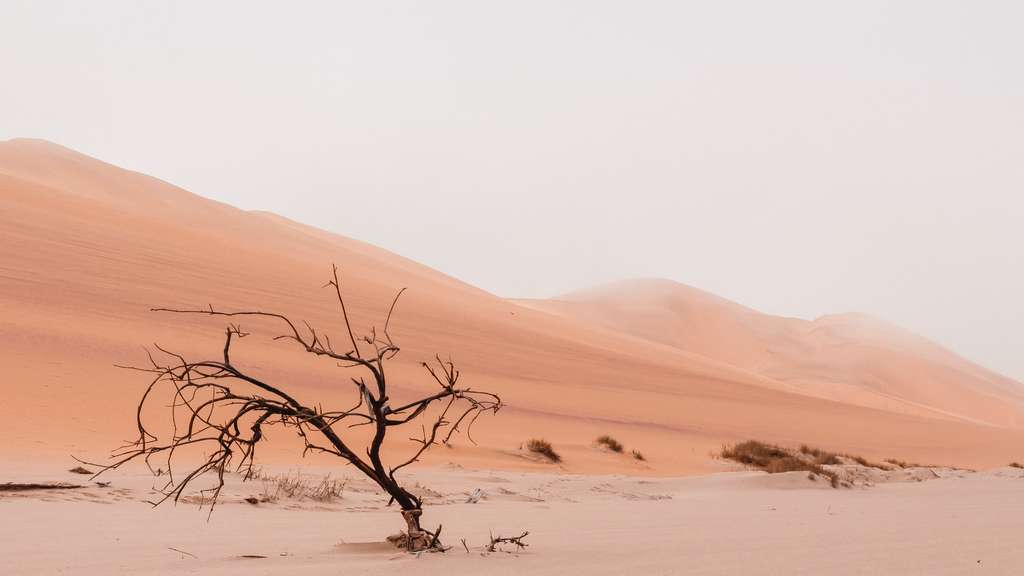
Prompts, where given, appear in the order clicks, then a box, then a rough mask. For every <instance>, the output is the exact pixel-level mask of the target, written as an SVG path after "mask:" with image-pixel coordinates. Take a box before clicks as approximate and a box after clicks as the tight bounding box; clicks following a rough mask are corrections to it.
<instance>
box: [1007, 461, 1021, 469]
mask: <svg viewBox="0 0 1024 576" xmlns="http://www.w3.org/2000/svg"><path fill="white" fill-rule="evenodd" d="M1008 466H1009V467H1010V468H1024V464H1021V463H1020V462H1010V463H1009V464H1008Z"/></svg>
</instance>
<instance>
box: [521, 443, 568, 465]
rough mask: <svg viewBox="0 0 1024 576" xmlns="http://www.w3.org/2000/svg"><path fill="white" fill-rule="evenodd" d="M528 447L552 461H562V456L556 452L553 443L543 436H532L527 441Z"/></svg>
mask: <svg viewBox="0 0 1024 576" xmlns="http://www.w3.org/2000/svg"><path fill="white" fill-rule="evenodd" d="M526 449H527V450H529V451H530V452H533V453H534V454H540V455H541V456H543V457H545V458H547V459H548V460H550V461H552V462H561V461H562V457H561V456H559V455H558V452H555V449H554V448H553V447H552V446H551V443H550V442H548V441H547V440H544V439H543V438H531V439H530V441H529V442H527V443H526Z"/></svg>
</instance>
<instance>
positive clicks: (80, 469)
mask: <svg viewBox="0 0 1024 576" xmlns="http://www.w3.org/2000/svg"><path fill="white" fill-rule="evenodd" d="M68 472H71V473H72V474H89V475H92V474H95V472H93V471H92V470H89V469H88V468H83V467H81V466H75V467H74V468H72V469H70V470H68Z"/></svg>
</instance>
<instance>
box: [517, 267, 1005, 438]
mask: <svg viewBox="0 0 1024 576" xmlns="http://www.w3.org/2000/svg"><path fill="white" fill-rule="evenodd" d="M523 303H524V304H526V305H528V306H532V307H534V308H536V309H541V310H546V311H549V312H552V313H556V314H559V315H562V316H565V317H569V318H573V319H576V320H580V321H584V322H590V323H592V324H595V325H598V326H602V327H604V328H607V329H610V330H616V331H621V332H625V333H628V334H631V335H633V336H636V337H638V338H642V339H645V340H650V341H652V342H657V343H659V344H663V345H666V346H670V347H673V348H676V349H678V350H684V351H687V352H692V353H695V354H699V355H701V356H704V357H707V358H712V359H715V360H720V361H722V362H725V363H728V364H730V365H733V366H736V367H739V368H742V369H744V370H749V371H750V372H753V373H755V374H758V375H760V376H764V377H765V378H770V379H772V380H776V381H779V382H784V383H789V384H793V385H794V386H796V387H797V388H798V389H799V390H800V391H801V392H804V393H807V394H812V395H815V396H820V397H822V398H829V399H832V400H837V401H840V402H850V403H855V404H860V405H864V406H874V407H878V408H882V409H886V410H893V411H899V412H905V411H912V412H914V413H921V412H920V411H921V409H929V410H933V411H935V412H936V413H943V414H947V415H950V416H953V417H957V418H962V419H966V420H971V421H975V422H980V423H986V424H991V425H994V426H1010V427H1020V426H1021V425H1022V424H1024V420H1021V415H1022V414H1024V412H1022V408H1024V387H1022V386H1021V385H1020V384H1019V383H1018V382H1014V381H1012V380H1010V379H1008V378H1005V377H1003V376H1000V375H998V374H996V373H994V372H991V371H989V370H986V369H985V368H983V367H981V366H978V365H976V364H973V363H971V362H969V361H967V360H965V359H963V358H961V357H959V356H957V355H956V354H954V353H953V352H951V351H949V350H946V349H944V348H942V347H941V346H939V345H937V344H935V343H933V342H930V341H928V340H927V339H925V338H922V337H920V336H917V335H915V334H912V333H910V332H908V331H906V330H903V329H901V328H899V327H897V326H893V325H891V324H889V323H886V322H884V321H882V320H880V319H877V318H872V317H869V316H865V315H862V314H835V315H829V316H823V317H821V318H818V319H816V320H813V321H806V320H800V319H796V318H784V317H779V316H771V315H768V314H762V313H760V312H757V311H756V310H752V309H750V308H746V307H744V306H741V305H740V304H737V303H735V302H731V301H729V300H725V299H723V298H720V297H718V296H715V295H713V294H709V293H707V292H703V291H701V290H698V289H695V288H693V287H690V286H686V285H684V284H679V283H677V282H672V281H668V280H631V281H625V282H618V283H614V284H609V285H605V286H600V287H596V288H591V289H586V290H580V291H578V292H574V293H572V294H568V295H565V296H562V297H559V298H554V299H550V300H539V301H524V302H523Z"/></svg>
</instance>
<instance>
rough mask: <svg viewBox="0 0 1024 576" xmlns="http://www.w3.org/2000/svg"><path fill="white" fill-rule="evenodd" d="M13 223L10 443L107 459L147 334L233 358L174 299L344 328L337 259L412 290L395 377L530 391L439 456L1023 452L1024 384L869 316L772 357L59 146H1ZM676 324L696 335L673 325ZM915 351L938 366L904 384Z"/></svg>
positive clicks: (215, 326) (670, 467)
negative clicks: (473, 442) (470, 272)
mask: <svg viewBox="0 0 1024 576" xmlns="http://www.w3.org/2000/svg"><path fill="white" fill-rule="evenodd" d="M0 237H2V238H3V242H0V363H2V365H3V366H4V367H5V371H4V378H3V380H0V391H2V393H3V395H4V402H3V403H0V421H2V422H3V423H4V430H3V437H2V440H0V452H2V453H6V454H26V453H31V454H34V455H37V456H39V455H49V456H52V457H58V458H66V456H67V454H68V453H69V452H74V453H76V454H80V455H85V456H89V457H97V456H101V455H102V454H103V453H105V451H106V450H107V449H108V448H110V447H112V446H114V445H116V444H117V443H118V442H119V441H120V440H122V439H124V438H126V437H127V436H128V435H129V434H130V432H131V430H132V408H133V406H134V403H135V400H136V398H137V395H138V394H139V391H140V386H141V385H142V383H143V382H142V381H141V380H140V378H139V377H138V375H137V374H133V373H130V372H125V371H123V370H118V369H116V368H114V367H113V364H114V363H122V364H131V363H140V362H142V361H143V360H144V353H143V351H142V349H141V346H142V345H146V344H149V343H152V342H154V341H157V342H160V343H161V344H162V345H164V346H166V347H170V348H172V349H175V350H178V351H181V352H186V353H190V354H202V355H207V356H215V355H216V354H217V353H218V350H219V344H220V342H219V336H220V333H221V330H222V328H223V325H222V324H221V323H220V322H217V321H212V320H202V319H194V318H181V317H168V316H167V315H160V314H154V313H151V312H148V309H149V308H150V307H151V306H157V305H159V306H205V305H207V304H208V303H213V304H215V305H217V306H219V307H225V308H261V309H273V310H276V311H280V312H283V313H286V314H289V315H293V316H294V317H296V318H301V319H305V320H308V321H309V322H310V323H312V324H314V325H317V326H319V327H321V328H324V329H327V330H328V331H332V330H334V331H336V330H337V329H338V328H339V326H338V318H337V311H336V310H335V308H334V307H333V301H332V300H331V298H330V294H328V293H326V292H325V291H323V290H321V289H319V287H320V286H321V285H322V284H323V283H324V281H325V279H326V275H327V274H328V272H329V269H330V263H331V262H335V263H337V264H338V265H339V266H340V267H341V268H342V270H343V274H344V284H345V289H346V293H348V294H349V297H350V303H351V305H352V310H351V312H352V313H353V315H354V317H355V319H356V323H357V325H358V326H359V327H361V328H365V327H367V326H369V325H370V324H371V323H372V322H375V321H376V322H379V321H380V320H382V318H383V314H384V312H385V311H386V309H387V306H388V304H390V300H391V296H392V295H393V294H394V292H395V291H396V290H398V289H399V288H401V287H408V288H409V290H408V291H407V293H406V295H405V296H403V299H402V301H401V303H400V306H399V309H398V310H397V312H396V316H395V318H394V320H393V324H392V333H393V335H394V336H395V337H396V339H397V340H398V341H399V343H400V344H401V345H402V347H403V351H402V354H401V356H400V357H399V360H398V362H397V363H396V365H395V367H394V369H393V371H392V372H391V375H392V378H393V386H394V387H395V390H396V394H397V395H402V394H407V393H409V392H411V391H414V390H426V389H428V387H429V382H428V381H427V380H426V379H424V378H423V377H422V374H421V371H420V369H419V368H418V367H417V363H418V362H420V361H422V360H426V359H429V358H430V357H431V356H432V355H433V354H434V353H435V352H440V353H442V354H447V353H449V352H450V353H452V355H453V358H454V359H455V360H456V361H457V362H458V363H459V364H460V366H461V368H462V370H463V378H464V381H466V382H472V383H473V385H474V386H476V387H480V388H489V389H493V390H495V391H498V392H500V393H501V394H502V395H503V396H504V398H505V400H506V402H507V403H508V404H509V407H508V409H507V410H506V411H503V412H502V413H501V414H500V416H499V417H497V418H495V419H489V420H488V421H482V422H481V425H480V426H479V427H478V429H477V431H476V437H477V440H478V441H479V442H480V446H477V447H472V446H468V445H461V446H458V447H456V448H454V449H452V450H446V451H444V453H443V454H442V455H441V456H435V458H442V459H444V460H449V459H451V460H455V461H460V462H468V463H474V464H479V465H486V466H499V467H506V468H510V467H512V468H545V467H550V466H548V465H543V464H538V463H536V462H534V461H532V460H529V459H525V458H523V455H522V451H521V450H520V445H521V443H522V442H523V441H524V440H525V439H527V438H529V437H531V436H544V437H547V438H548V439H549V440H551V441H552V442H554V443H555V444H556V446H557V447H558V448H559V449H560V450H561V451H562V452H563V455H564V456H565V464H564V468H565V469H567V470H571V471H588V472H630V473H648V474H669V473H678V472H696V471H707V470H715V469H717V467H718V466H720V463H717V462H715V461H714V460H712V459H711V458H709V453H710V452H711V451H713V450H715V449H717V447H718V446H720V444H721V443H722V442H726V441H732V440H736V439H742V438H747V437H758V438H764V439H768V440H775V441H779V442H787V443H799V442H809V443H813V444H816V445H820V446H823V447H827V448H832V449H835V450H842V451H850V452H861V453H864V454H865V455H867V456H871V457H875V458H885V457H890V456H891V457H897V458H901V459H907V460H918V461H924V462H929V463H936V464H956V465H962V466H979V467H980V466H991V465H998V464H1004V463H1006V462H1008V461H1009V460H1011V459H1014V458H1016V457H1017V454H1018V447H1019V446H1020V445H1022V444H1021V440H1024V434H1022V433H1021V431H1020V430H1019V428H1018V427H1017V425H1018V423H1019V420H1018V418H1019V417H1020V414H1021V410H1020V402H1019V392H1018V391H1017V384H1016V383H1013V382H1010V381H1007V380H1005V379H1000V378H999V377H997V376H995V375H991V374H989V373H988V372H986V371H984V370H982V369H980V368H977V367H974V366H971V365H968V364H965V363H964V361H962V360H959V359H957V358H956V357H955V356H954V355H952V354H951V353H949V352H946V351H942V350H931V351H930V352H928V353H923V352H921V353H919V352H918V351H917V348H916V345H915V346H910V348H913V349H914V351H913V353H908V352H907V351H906V350H905V349H903V346H904V344H903V343H901V342H893V341H890V340H887V339H877V338H876V335H875V333H874V332H871V334H870V335H868V336H866V337H865V336H863V335H858V334H859V332H858V330H859V329H858V328H857V325H856V323H849V322H839V323H838V324H837V325H832V324H830V323H829V321H817V322H815V323H813V324H812V327H814V329H813V330H810V331H811V332H814V333H816V334H817V335H816V336H814V337H811V338H803V337H801V338H797V342H796V343H794V344H793V345H792V346H789V347H786V346H782V347H781V348H779V349H784V350H785V351H786V354H782V355H779V357H778V358H776V359H775V360H774V361H769V360H771V359H772V358H771V355H765V354H763V353H762V352H760V350H761V348H763V342H764V341H765V339H768V340H769V341H771V342H773V344H772V345H771V346H773V347H774V346H776V344H774V343H775V342H779V341H781V342H786V341H787V339H790V338H795V337H794V336H791V332H789V331H788V330H789V328H786V329H782V328H778V327H776V325H775V323H774V320H772V321H771V322H768V321H764V320H763V319H758V318H757V317H756V315H755V316H752V317H753V318H754V320H749V319H746V318H739V319H735V320H730V321H729V322H730V323H732V324H735V325H732V324H728V323H727V325H726V326H724V327H723V326H721V325H719V323H718V321H717V320H715V318H714V317H713V316H715V315H712V314H707V316H708V318H705V319H704V320H701V319H700V315H699V314H698V315H697V316H696V317H688V316H686V315H682V316H672V315H666V314H661V313H654V314H649V315H647V316H637V317H635V318H636V319H635V322H634V320H631V319H630V318H634V316H632V315H631V314H626V315H619V314H618V312H617V311H616V310H611V309H610V308H609V310H608V311H605V312H607V315H605V312H602V311H600V310H598V312H600V313H597V312H593V310H594V309H599V308H601V307H602V306H603V305H601V304H600V303H599V302H598V303H593V302H591V301H584V302H583V305H586V306H588V307H589V308H590V309H591V312H593V313H591V312H588V313H586V314H577V313H575V312H572V311H569V310H563V309H561V304H559V305H558V306H556V307H555V308H557V309H554V308H551V307H548V306H546V305H541V306H537V305H536V303H530V304H529V305H524V304H523V303H521V302H516V301H510V300H506V299H502V298H498V297H496V296H494V295H491V294H488V293H486V292H484V291H481V290H479V289H476V288H474V287H472V286H469V285H467V284H465V283H462V282H459V281H458V280H455V279H453V278H451V277H448V276H445V275H444V274H441V273H439V272H437V271H434V270H432V269H429V268H427V267H424V266H422V265H419V264H416V263H415V262H412V261H409V260H407V259H404V258H402V257H400V256H397V255H395V254H392V253H389V252H387V251H384V250H381V249H378V248H375V247H373V246H370V245H367V244H365V243H362V242H358V241H355V240H351V239H348V238H344V237H341V236H337V235H334V234H329V233H326V232H323V231H320V230H316V229H313V228H310V227H307V226H303V225H301V224H298V223H295V222H291V221H288V220H286V219H283V218H280V217H277V216H274V215H270V214H265V213H253V212H245V211H242V210H238V209H236V208H233V207H231V206H227V205H224V204H221V203H217V202H214V201H210V200H207V199H204V198H201V197H198V196H195V195H193V194H190V193H188V192H186V191H184V190H181V189H179V188H176V187H174V186H172V185H170V184H167V183H166V182H162V181H159V180H156V179H153V178H150V177H147V176H144V175H140V174H137V173H133V172H129V171H125V170H122V169H120V168H117V167H114V166H111V165H108V164H104V163H102V162H100V161H98V160H95V159H92V158H88V157H85V156H83V155H80V154H77V153H75V152H73V151H70V150H67V149H65V148H61V147H59V146H56V145H53V144H50V143H46V142H40V141H32V140H14V141H8V142H3V143H0ZM641 296H643V297H644V298H646V296H644V295H641ZM654 302H655V303H657V301H654ZM723 306H724V304H723ZM538 307H539V308H541V309H537V308H538ZM553 312H554V313H553ZM719 316H721V315H719ZM738 316H743V315H742V314H740V315H738ZM602 318H603V320H602ZM744 322H746V323H744ZM662 323H667V325H668V327H669V328H672V330H671V331H668V332H667V331H666V330H665V329H663V327H662ZM678 323H685V325H686V326H687V328H686V329H685V330H683V329H681V328H679V324H678ZM787 323H793V326H794V328H792V331H793V332H794V333H798V334H803V332H805V331H807V330H805V327H804V326H803V325H801V324H799V323H798V322H797V321H780V324H779V326H782V325H783V324H787ZM851 326H852V328H851ZM252 328H255V329H258V330H255V332H256V334H255V335H254V337H252V338H250V339H249V340H247V341H246V342H245V347H244V349H242V350H239V352H238V356H237V357H238V358H239V359H240V360H242V361H244V362H245V363H246V365H248V366H251V367H253V370H254V371H256V372H257V373H259V374H261V375H264V376H265V377H267V378H272V379H274V380H275V381H277V382H285V383H287V385H288V386H290V387H292V388H293V389H294V390H296V391H297V392H296V393H297V394H298V395H299V396H300V397H301V398H303V399H310V400H308V401H315V402H319V403H322V404H325V405H328V406H329V405H332V404H338V403H347V402H348V400H349V398H350V396H349V393H350V391H349V390H348V389H347V388H345V387H344V383H346V382H347V375H346V374H343V373H339V372H340V371H339V370H338V369H337V368H335V367H334V366H333V365H329V364H325V363H317V362H314V361H311V359H309V358H306V357H305V355H304V354H301V353H298V352H296V351H295V350H294V349H293V348H290V347H289V346H287V345H285V344H281V343H274V342H272V341H270V339H269V336H271V335H273V334H271V333H266V332H264V331H263V328H265V327H262V326H253V327H252ZM652 328H653V329H652ZM765 331H767V332H768V334H767V335H765V333H764V332H765ZM776 331H778V333H776ZM669 333H670V334H673V335H679V334H683V335H684V337H683V338H682V339H676V338H675V336H673V337H672V338H667V339H658V338H656V335H658V334H662V335H664V334H669ZM652 338H653V339H654V340H652ZM837 338H839V339H841V338H848V339H851V340H852V341H856V342H857V344H856V345H855V346H835V348H837V349H838V350H840V352H842V350H847V349H849V350H853V351H852V352H848V354H849V355H848V356H843V354H844V353H846V352H843V353H840V352H829V353H828V354H827V355H826V356H823V358H825V360H822V361H821V362H814V363H812V364H810V365H808V364H807V363H806V362H793V361H791V360H792V357H793V356H794V355H795V356H796V360H803V355H802V352H801V351H802V350H803V347H805V346H817V347H819V348H822V349H827V348H828V347H829V343H830V342H832V341H833V340H834V339H837ZM701 343H704V344H703V345H701ZM772 350H773V351H774V350H776V348H772ZM837 359H838V360H837ZM826 360H827V361H826ZM907 367H910V369H912V370H914V371H915V372H914V373H915V374H924V375H926V376H927V378H928V381H927V382H924V381H923V380H920V379H918V378H914V379H907V378H903V376H902V375H903V372H904V370H905V369H907ZM41 414H42V415H45V418H40V415H41ZM601 433H611V434H613V435H615V436H617V437H619V439H620V440H622V441H623V442H624V443H625V444H626V445H627V447H630V448H632V447H637V448H640V449H641V450H642V451H643V452H644V453H645V454H647V455H648V456H649V462H648V463H647V464H641V463H638V462H635V461H633V460H631V459H630V458H628V457H623V456H618V455H612V454H607V453H604V452H601V451H599V450H596V449H595V448H594V447H593V446H592V445H591V442H592V440H593V438H594V437H595V436H596V435H598V434H601ZM274 441H275V442H277V441H278V439H277V438H275V439H274ZM267 456H268V458H277V457H284V456H281V455H280V454H279V453H276V452H274V451H273V450H271V451H269V452H268V453H267Z"/></svg>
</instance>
